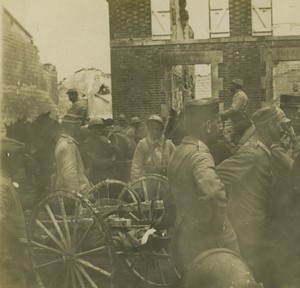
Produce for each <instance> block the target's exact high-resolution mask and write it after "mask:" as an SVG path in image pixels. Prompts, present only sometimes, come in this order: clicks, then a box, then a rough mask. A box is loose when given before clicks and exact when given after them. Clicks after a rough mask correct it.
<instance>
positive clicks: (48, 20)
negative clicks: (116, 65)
mask: <svg viewBox="0 0 300 288" xmlns="http://www.w3.org/2000/svg"><path fill="white" fill-rule="evenodd" d="M0 1H1V0H0ZM1 2H2V4H3V6H4V7H5V8H6V9H7V10H8V11H9V12H10V13H11V14H12V15H13V16H14V17H15V18H16V19H17V20H18V21H19V22H20V24H21V25H22V26H23V27H24V28H25V29H26V30H27V31H28V32H29V33H30V34H31V35H32V37H33V40H34V44H35V45H36V46H37V47H38V49H39V56H40V60H41V63H42V64H44V63H51V64H53V65H55V66H56V69H57V73H58V81H60V80H62V79H63V78H65V77H67V76H70V75H72V74H74V72H75V71H77V70H79V69H81V68H92V67H94V68H97V69H100V70H102V71H103V72H105V73H110V48H109V15H108V3H107V1H106V0H2V1H1Z"/></svg>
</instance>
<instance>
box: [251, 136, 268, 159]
mask: <svg viewBox="0 0 300 288" xmlns="http://www.w3.org/2000/svg"><path fill="white" fill-rule="evenodd" d="M253 137H255V141H256V145H257V146H259V147H260V148H262V149H263V150H264V151H265V152H266V153H267V154H268V155H269V156H271V152H270V149H269V148H268V147H267V146H266V145H265V144H264V143H263V142H261V141H260V140H259V138H258V137H257V136H256V135H254V136H253Z"/></svg>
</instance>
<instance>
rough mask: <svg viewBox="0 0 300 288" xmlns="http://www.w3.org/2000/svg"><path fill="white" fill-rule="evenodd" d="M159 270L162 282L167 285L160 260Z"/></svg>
mask: <svg viewBox="0 0 300 288" xmlns="http://www.w3.org/2000/svg"><path fill="white" fill-rule="evenodd" d="M158 269H159V274H160V278H161V280H162V284H163V285H166V281H165V276H164V273H163V271H162V268H161V263H160V260H158Z"/></svg>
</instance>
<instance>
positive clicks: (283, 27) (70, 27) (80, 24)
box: [0, 0, 300, 81]
mask: <svg viewBox="0 0 300 288" xmlns="http://www.w3.org/2000/svg"><path fill="white" fill-rule="evenodd" d="M210 1H211V2H210V3H211V5H217V6H220V5H221V6H222V5H228V0H210ZM252 1H254V0H252ZM256 1H258V2H259V1H262V0H256ZM264 1H267V2H268V0H264ZM0 2H2V3H3V5H4V6H5V7H6V8H7V9H8V10H9V11H10V13H11V14H12V15H13V16H14V17H15V18H16V19H17V20H18V21H19V22H20V23H21V24H22V25H23V26H24V28H25V29H26V30H27V31H28V32H29V33H30V34H31V35H32V36H33V39H34V43H35V45H36V46H37V47H38V49H39V51H40V52H39V55H40V60H41V63H42V64H44V63H51V64H53V65H55V66H56V69H57V72H58V80H59V81H60V80H62V79H63V78H65V77H67V76H70V75H72V74H74V72H75V71H77V70H79V69H81V68H92V67H94V68H98V69H100V70H102V71H103V72H106V73H110V48H109V15H108V3H107V0H0ZM187 3H188V5H187V10H188V11H189V14H190V25H191V26H192V28H193V30H194V32H195V39H207V38H209V13H208V9H209V5H208V3H209V0H188V1H187ZM272 3H273V23H274V24H276V25H274V35H293V34H295V35H299V34H300V24H299V23H298V22H299V17H298V15H299V13H300V0H284V1H283V0H272ZM282 11H285V13H282ZM277 23H279V25H277ZM289 23H296V24H293V25H290V24H289Z"/></svg>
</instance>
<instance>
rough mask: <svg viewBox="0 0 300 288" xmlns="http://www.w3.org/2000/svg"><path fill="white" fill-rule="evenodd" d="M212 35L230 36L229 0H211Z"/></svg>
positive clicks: (213, 36) (212, 36)
mask: <svg viewBox="0 0 300 288" xmlns="http://www.w3.org/2000/svg"><path fill="white" fill-rule="evenodd" d="M209 16H210V37H211V38H215V37H229V36H230V31H229V0H210V1H209Z"/></svg>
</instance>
